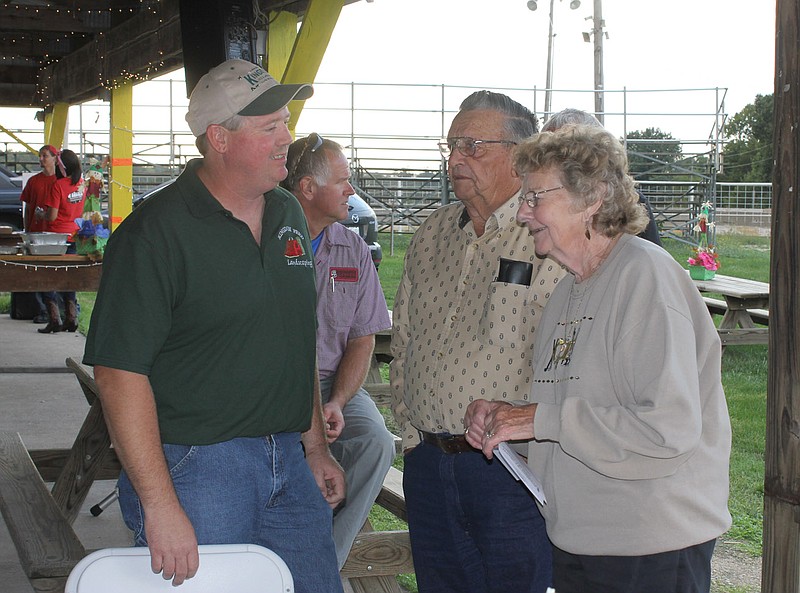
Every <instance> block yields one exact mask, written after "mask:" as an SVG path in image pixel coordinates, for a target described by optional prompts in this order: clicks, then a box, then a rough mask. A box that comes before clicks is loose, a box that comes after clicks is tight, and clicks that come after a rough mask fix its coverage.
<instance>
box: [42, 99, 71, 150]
mask: <svg viewBox="0 0 800 593" xmlns="http://www.w3.org/2000/svg"><path fill="white" fill-rule="evenodd" d="M68 116H69V103H56V104H55V105H53V113H52V115H51V116H50V125H49V126H47V128H46V131H47V136H46V137H45V144H52V145H53V146H55V147H56V148H61V147H62V146H64V132H66V130H67V117H68Z"/></svg>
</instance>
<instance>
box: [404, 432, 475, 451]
mask: <svg viewBox="0 0 800 593" xmlns="http://www.w3.org/2000/svg"><path fill="white" fill-rule="evenodd" d="M419 435H420V437H421V438H422V442H423V443H428V444H429V445H433V446H434V447H438V448H439V450H440V451H442V452H443V453H448V454H452V453H467V452H469V453H475V452H477V451H478V450H477V449H475V448H473V447H472V446H471V445H470V444H469V443H468V442H467V439H466V438H465V437H464V435H463V434H449V433H446V432H443V433H438V434H436V433H432V432H423V431H421V430H420V431H419Z"/></svg>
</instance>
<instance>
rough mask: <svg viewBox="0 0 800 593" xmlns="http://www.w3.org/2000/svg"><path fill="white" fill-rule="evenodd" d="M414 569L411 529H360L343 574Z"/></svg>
mask: <svg viewBox="0 0 800 593" xmlns="http://www.w3.org/2000/svg"><path fill="white" fill-rule="evenodd" d="M413 572H414V562H413V561H412V559H411V542H410V540H409V538H408V531H372V532H368V533H365V532H363V531H362V532H361V533H359V534H358V535H357V536H356V539H355V541H354V542H353V547H352V548H350V555H349V556H348V557H347V562H345V564H344V566H343V567H342V570H341V571H340V573H341V575H342V576H343V577H347V578H353V577H367V576H368V577H379V576H395V575H398V574H408V573H413Z"/></svg>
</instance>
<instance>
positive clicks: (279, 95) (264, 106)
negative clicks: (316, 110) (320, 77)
mask: <svg viewBox="0 0 800 593" xmlns="http://www.w3.org/2000/svg"><path fill="white" fill-rule="evenodd" d="M313 94H314V89H313V88H312V87H311V85H310V84H279V85H277V86H274V87H272V88H271V89H268V90H266V91H264V92H263V93H261V94H260V95H259V96H258V97H256V99H255V100H254V101H253V102H252V103H250V104H249V105H248V106H247V107H245V108H244V109H242V110H241V111H240V112H239V115H268V114H270V113H275V112H276V111H279V110H280V109H283V108H284V107H286V105H288V103H289V101H293V100H295V99H300V100H305V99H308V98H310V97H311V95H313Z"/></svg>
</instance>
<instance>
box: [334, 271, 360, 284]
mask: <svg viewBox="0 0 800 593" xmlns="http://www.w3.org/2000/svg"><path fill="white" fill-rule="evenodd" d="M328 276H329V277H330V278H335V279H336V282H358V268H330V271H329V272H328Z"/></svg>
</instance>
